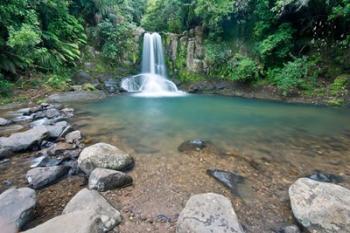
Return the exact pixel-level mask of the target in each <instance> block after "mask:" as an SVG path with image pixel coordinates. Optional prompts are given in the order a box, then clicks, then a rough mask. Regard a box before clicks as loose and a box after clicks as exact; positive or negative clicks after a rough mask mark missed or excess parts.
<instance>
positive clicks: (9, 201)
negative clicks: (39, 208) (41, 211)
mask: <svg viewBox="0 0 350 233" xmlns="http://www.w3.org/2000/svg"><path fill="white" fill-rule="evenodd" d="M35 205H36V195H35V191H34V190H33V189H30V188H19V189H15V188H10V189H8V190H6V191H5V192H3V193H2V194H1V195H0V231H1V232H2V231H4V232H6V230H7V231H8V232H13V231H12V230H15V231H14V232H17V229H20V228H21V227H22V226H23V225H24V224H25V223H27V222H28V221H29V220H30V219H31V218H32V217H33V214H34V208H35Z"/></svg>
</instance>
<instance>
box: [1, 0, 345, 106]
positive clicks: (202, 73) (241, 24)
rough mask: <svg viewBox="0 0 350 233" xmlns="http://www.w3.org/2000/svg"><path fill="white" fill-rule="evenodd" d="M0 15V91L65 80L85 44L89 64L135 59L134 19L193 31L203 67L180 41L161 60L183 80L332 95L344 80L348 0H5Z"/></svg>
mask: <svg viewBox="0 0 350 233" xmlns="http://www.w3.org/2000/svg"><path fill="white" fill-rule="evenodd" d="M0 17H1V18H0V31H1V37H0V38H1V39H0V50H1V53H0V56H1V57H0V72H1V74H0V75H1V76H0V93H1V95H2V96H6V95H7V96H9V95H11V89H13V88H16V87H17V88H18V87H21V86H23V85H25V83H26V82H27V85H28V82H29V81H28V80H32V79H33V78H31V77H32V76H36V77H40V78H37V79H34V80H35V83H34V84H35V85H37V86H41V85H45V86H50V87H51V88H53V89H55V88H56V89H62V88H63V89H64V88H67V86H69V83H70V77H71V75H72V72H73V71H74V70H75V69H78V67H79V64H82V61H83V60H84V59H85V58H86V56H84V54H85V51H86V48H87V47H88V45H89V46H92V47H94V48H95V49H96V50H98V51H100V54H101V56H100V57H101V62H100V63H101V64H102V65H100V66H98V67H97V69H100V70H102V71H103V70H104V69H107V68H106V67H109V68H108V69H113V67H120V66H127V65H128V64H133V65H135V64H137V63H138V62H139V57H140V53H141V51H140V49H139V46H138V44H140V43H141V42H140V41H137V40H135V31H137V30H139V29H140V28H143V29H144V30H145V31H157V32H160V33H162V34H163V35H164V37H165V38H167V36H166V35H168V34H176V35H180V36H181V35H185V34H186V33H187V35H189V34H190V33H191V31H193V30H196V29H197V30H198V28H199V29H200V30H201V33H200V36H201V40H202V41H203V45H202V48H201V49H202V50H203V52H202V53H201V54H200V59H202V60H203V62H204V66H205V69H201V70H199V71H198V72H192V71H191V70H188V69H187V67H186V64H185V63H186V62H185V60H186V52H187V50H186V49H182V50H181V47H179V48H178V50H179V51H178V53H177V56H176V58H175V59H174V62H173V64H172V65H170V71H169V73H170V74H171V76H172V78H175V79H179V80H181V81H183V82H193V81H197V80H202V79H206V80H231V81H235V82H240V83H243V84H245V85H251V86H255V85H273V86H275V87H276V88H277V89H278V90H279V91H280V93H281V95H284V96H289V95H294V94H298V95H316V96H322V95H331V96H334V97H341V96H343V95H345V94H346V91H347V85H348V82H349V72H350V1H349V0H330V1H328V0H327V1H323V0H205V1H204V0H169V1H164V0H149V1H146V0H138V1H131V0H71V1H68V0H47V1H34V0H4V1H1V3H0ZM33 82H34V81H31V82H30V83H29V84H30V85H34V84H33ZM334 101H335V102H337V101H338V99H337V98H335V99H334Z"/></svg>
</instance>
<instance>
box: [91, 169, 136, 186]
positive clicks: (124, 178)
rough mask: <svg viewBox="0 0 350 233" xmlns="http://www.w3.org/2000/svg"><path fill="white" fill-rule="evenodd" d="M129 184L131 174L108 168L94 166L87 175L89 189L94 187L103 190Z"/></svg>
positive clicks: (130, 182)
mask: <svg viewBox="0 0 350 233" xmlns="http://www.w3.org/2000/svg"><path fill="white" fill-rule="evenodd" d="M131 184H132V178H131V176H129V175H127V174H125V173H123V172H119V171H114V170H110V169H104V168H95V169H94V170H93V171H92V172H91V174H90V177H89V189H95V190H97V191H99V192H105V191H107V190H111V189H115V188H121V187H125V186H128V185H131Z"/></svg>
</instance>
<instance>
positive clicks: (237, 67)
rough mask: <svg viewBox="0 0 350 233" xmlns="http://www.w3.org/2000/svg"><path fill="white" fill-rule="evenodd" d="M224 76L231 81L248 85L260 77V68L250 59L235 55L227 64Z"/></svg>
mask: <svg viewBox="0 0 350 233" xmlns="http://www.w3.org/2000/svg"><path fill="white" fill-rule="evenodd" d="M226 75H227V76H228V77H229V78H230V79H231V80H233V81H241V82H246V83H250V82H252V81H256V80H257V79H258V78H259V76H260V67H259V66H258V64H257V63H256V62H255V61H254V60H253V59H251V58H249V57H246V56H242V55H240V54H236V55H235V56H234V57H233V58H232V59H230V61H229V62H228V66H227V68H226Z"/></svg>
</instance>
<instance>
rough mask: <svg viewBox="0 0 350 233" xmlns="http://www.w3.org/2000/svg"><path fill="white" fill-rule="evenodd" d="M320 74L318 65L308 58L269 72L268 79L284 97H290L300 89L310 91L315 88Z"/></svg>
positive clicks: (295, 60)
mask: <svg viewBox="0 0 350 233" xmlns="http://www.w3.org/2000/svg"><path fill="white" fill-rule="evenodd" d="M318 74H319V71H318V68H317V67H316V63H315V62H314V61H311V60H309V59H308V58H307V57H302V58H296V59H294V61H290V62H288V63H285V64H284V65H283V67H281V68H273V69H270V70H268V72H267V77H268V78H269V80H271V81H272V82H273V83H274V84H275V85H276V86H277V87H278V88H279V89H280V90H281V91H282V94H283V95H289V94H291V93H292V92H294V91H297V90H298V89H302V90H308V89H311V88H312V87H314V86H315V84H316V79H317V77H318Z"/></svg>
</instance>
